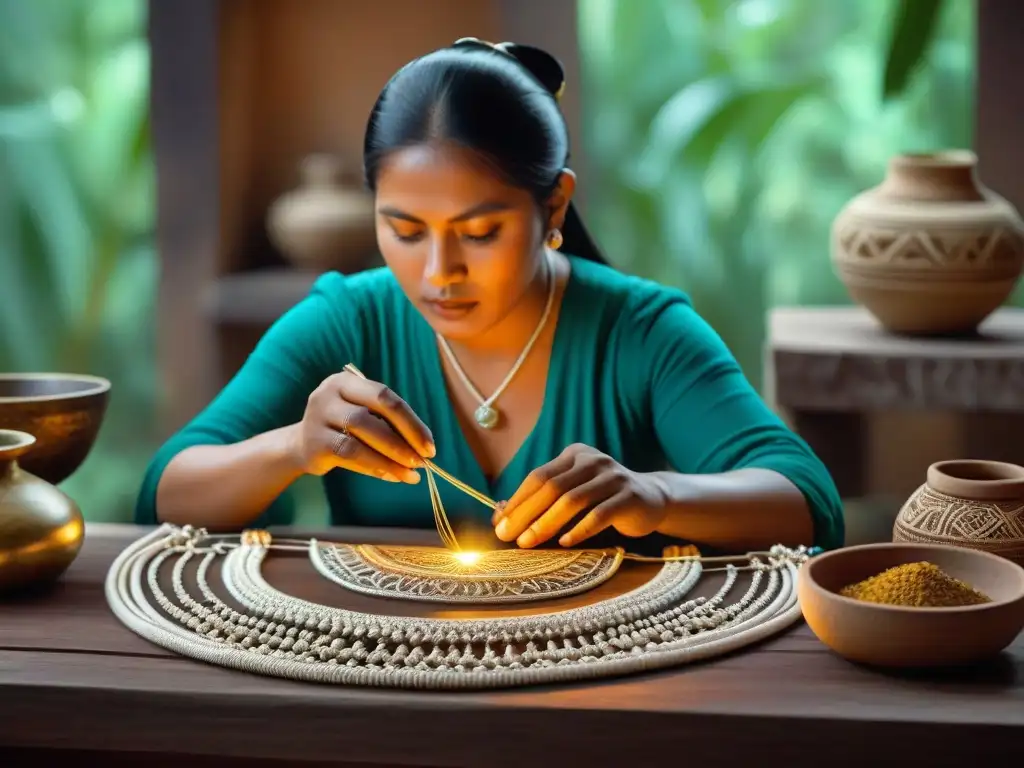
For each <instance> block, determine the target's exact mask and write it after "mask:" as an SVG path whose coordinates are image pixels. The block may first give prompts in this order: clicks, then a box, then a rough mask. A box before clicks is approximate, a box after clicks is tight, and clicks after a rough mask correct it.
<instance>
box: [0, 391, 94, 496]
mask: <svg viewBox="0 0 1024 768" xmlns="http://www.w3.org/2000/svg"><path fill="white" fill-rule="evenodd" d="M109 397H110V382H109V381H107V380H106V379H103V378H100V377H98V376H86V375H84V374H76V373H0V429H13V430H17V431H19V432H26V433H28V434H30V435H32V436H33V437H34V438H35V439H36V442H35V445H34V446H33V448H32V451H31V452H30V453H28V454H27V455H26V456H25V457H24V458H23V459H22V460H21V461H20V462H19V463H20V465H21V467H22V469H24V470H25V471H26V472H31V473H32V474H33V475H36V476H37V477H41V478H42V479H43V480H45V481H46V482H48V483H51V484H53V485H56V484H57V483H60V482H62V481H64V480H66V479H67V478H68V477H70V476H71V475H72V474H73V473H74V472H75V470H77V469H78V467H79V466H81V464H82V462H83V461H85V458H86V456H88V455H89V451H91V450H92V446H93V444H94V443H95V442H96V436H97V435H98V434H99V431H100V425H101V424H102V423H103V417H104V415H105V414H106V410H107V401H108V400H109Z"/></svg>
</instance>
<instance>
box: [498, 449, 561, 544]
mask: <svg viewBox="0 0 1024 768" xmlns="http://www.w3.org/2000/svg"><path fill="white" fill-rule="evenodd" d="M573 463H574V459H573V457H572V456H570V455H568V454H567V453H564V452H563V453H562V455H561V456H559V457H558V458H557V459H554V460H553V461H549V462H548V463H547V464H545V465H544V466H542V467H538V468H537V469H535V470H534V471H533V472H531V473H530V474H529V475H527V476H526V479H525V480H523V482H522V484H521V485H520V486H519V487H518V488H517V489H516V492H515V493H514V494H512V498H511V499H509V500H508V501H506V502H505V503H504V504H503V505H502V506H500V507H499V508H498V509H497V510H495V512H494V514H493V515H492V516H491V524H492V525H498V524H499V523H500V521H501V520H503V519H505V518H507V517H509V516H510V515H511V514H512V513H513V512H514V511H515V510H516V509H517V508H518V507H519V506H520V505H521V504H522V503H523V502H525V501H526V500H527V499H529V498H530V497H531V496H533V495H534V494H536V493H537V492H538V491H540V489H541V488H543V487H544V484H545V483H547V482H549V481H550V480H551V479H552V478H554V477H556V476H557V475H560V474H563V473H564V472H566V471H568V470H569V469H571V468H572V466H573ZM521 532H522V531H520V533H521ZM516 535H518V534H516ZM500 536H501V535H500V534H499V537H500ZM513 538H515V536H512V537H510V538H508V539H505V540H506V541H511V540H512V539H513Z"/></svg>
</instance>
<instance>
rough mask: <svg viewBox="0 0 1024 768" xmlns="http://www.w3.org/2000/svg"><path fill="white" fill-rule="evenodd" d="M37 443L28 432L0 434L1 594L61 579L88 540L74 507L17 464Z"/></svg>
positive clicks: (80, 515)
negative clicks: (85, 539)
mask: <svg viewBox="0 0 1024 768" xmlns="http://www.w3.org/2000/svg"><path fill="white" fill-rule="evenodd" d="M34 444H35V438H34V437H32V435H29V434H27V433H25V432H18V431H15V430H10V429H3V430H0V592H11V591H14V590H17V589H21V588H24V587H30V586H38V585H40V584H45V583H47V582H51V581H53V580H54V579H56V578H57V577H59V576H60V575H61V574H62V573H64V571H65V570H66V569H67V567H68V566H69V565H71V562H72V561H73V560H74V559H75V557H76V556H77V555H78V550H79V549H80V548H81V546H82V539H83V537H84V535H85V524H84V522H83V520H82V513H81V512H80V511H79V509H78V507H77V505H76V504H75V502H74V501H72V500H71V499H70V498H68V497H67V496H66V495H65V494H64V493H62V492H61V491H60V490H58V489H57V488H56V487H55V486H53V485H51V484H50V483H47V482H46V481H45V480H42V479H41V478H39V477H36V476H35V475H33V474H32V473H30V472H26V471H25V470H24V469H22V468H21V467H20V466H19V465H18V461H19V459H20V458H21V457H22V456H25V455H27V454H29V453H30V452H31V450H32V448H33V446H34Z"/></svg>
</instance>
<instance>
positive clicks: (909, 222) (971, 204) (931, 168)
mask: <svg viewBox="0 0 1024 768" xmlns="http://www.w3.org/2000/svg"><path fill="white" fill-rule="evenodd" d="M831 250H832V264H833V268H834V269H835V272H836V274H837V275H838V277H839V279H840V280H842V282H843V284H844V285H845V286H846V289H847V291H848V292H849V294H850V296H851V298H853V300H854V301H856V302H857V303H858V304H860V305H861V306H863V307H864V308H865V309H867V310H868V311H869V312H870V313H871V314H872V315H874V316H875V318H876V319H877V320H878V321H879V322H880V323H881V324H882V326H883V327H884V328H886V329H887V330H888V331H890V332H893V333H901V334H911V335H919V336H941V335H954V334H964V333H969V332H972V331H974V330H976V329H977V327H978V325H979V324H980V323H981V322H982V321H983V320H984V319H985V318H986V317H988V316H989V315H990V314H991V313H992V312H993V311H995V310H996V309H997V308H998V307H999V306H1000V305H1001V304H1002V303H1003V302H1004V301H1006V299H1007V298H1008V297H1009V295H1010V293H1011V292H1012V291H1013V288H1014V286H1015V285H1016V283H1017V280H1018V278H1019V277H1020V274H1021V269H1022V267H1024V222H1022V220H1021V217H1020V216H1019V215H1018V212H1017V211H1016V210H1015V209H1014V207H1013V206H1012V205H1011V204H1010V203H1009V202H1007V201H1006V200H1005V199H1004V198H1002V197H1000V196H999V195H998V194H996V193H995V192H993V191H992V190H990V189H989V188H988V187H986V186H985V185H984V184H983V183H982V182H981V181H980V180H979V179H978V175H977V158H976V157H975V155H974V154H973V153H972V152H969V151H965V150H952V151H947V152H939V153H935V154H916V155H914V154H905V155H897V156H896V157H893V158H892V159H891V160H890V162H889V168H888V172H887V173H886V176H885V179H884V180H883V181H882V183H881V184H880V185H878V186H877V187H874V188H873V189H869V190H867V191H866V192H863V193H861V194H860V195H857V196H856V197H855V198H853V199H852V200H851V201H850V202H849V203H847V204H846V206H845V207H844V208H843V209H842V210H841V211H840V213H839V215H838V216H837V217H836V219H835V221H834V222H833V224H832V247H831Z"/></svg>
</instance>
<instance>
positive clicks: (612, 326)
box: [137, 39, 843, 551]
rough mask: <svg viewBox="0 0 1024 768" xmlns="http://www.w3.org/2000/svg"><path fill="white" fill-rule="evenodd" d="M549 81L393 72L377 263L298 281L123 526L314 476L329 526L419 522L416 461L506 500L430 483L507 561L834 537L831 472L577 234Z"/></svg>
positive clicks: (252, 510) (449, 56) (513, 54)
mask: <svg viewBox="0 0 1024 768" xmlns="http://www.w3.org/2000/svg"><path fill="white" fill-rule="evenodd" d="M562 87H563V82H562V69H561V67H560V65H559V64H558V62H557V61H555V59H554V58H552V57H551V56H550V55H548V54H546V53H544V52H542V51H539V50H538V49H535V48H529V47H524V46H515V45H512V44H503V45H501V46H493V45H491V44H488V43H483V42H481V41H478V40H473V39H467V40H461V41H459V42H457V43H456V44H455V45H454V46H452V47H450V48H446V49H443V50H440V51H436V52H434V53H431V54H429V55H427V56H424V57H422V58H420V59H417V60H415V61H413V62H411V63H410V64H408V65H406V66H405V67H403V68H402V69H401V70H400V71H399V72H398V73H397V74H396V75H395V76H394V77H393V78H392V79H391V81H390V82H389V83H388V84H387V86H386V87H385V88H384V90H383V92H382V93H381V95H380V97H379V98H378V100H377V103H376V105H375V106H374V108H373V111H372V113H371V115H370V119H369V123H368V125H367V130H366V139H365V156H364V163H365V173H366V178H367V181H368V184H369V186H370V188H371V190H372V191H373V192H374V194H375V199H376V210H377V238H378V242H379V246H380V251H381V253H382V255H383V257H384V260H385V262H386V264H387V267H386V268H381V269H379V270H372V271H369V272H365V273H360V274H358V275H354V276H350V277H343V276H341V275H339V274H336V273H331V274H327V275H324V276H322V277H320V278H319V279H318V281H317V282H316V284H315V286H314V287H313V289H312V291H311V292H310V294H309V296H308V297H307V298H305V299H304V300H303V301H301V302H300V303H299V304H298V305H297V306H295V307H294V308H293V309H291V310H290V311H289V312H288V313H287V314H285V315H284V316H283V317H282V318H281V319H280V320H279V321H278V322H277V323H276V324H275V325H274V326H273V327H272V328H271V329H270V330H269V331H268V332H267V333H266V335H265V336H264V337H263V339H262V340H261V341H260V343H259V344H258V345H257V347H256V349H255V350H254V351H253V353H252V354H251V356H250V357H249V359H248V361H247V362H246V363H245V365H244V366H243V367H242V368H241V370H240V371H239V372H238V373H237V375H236V376H235V377H234V378H233V380H232V381H231V382H230V383H229V384H228V385H227V386H226V387H225V389H224V390H223V391H222V392H221V393H220V394H219V395H218V396H217V398H216V399H215V400H214V401H213V402H212V403H211V404H210V405H209V406H208V407H207V408H206V409H205V410H204V411H203V412H202V413H200V414H199V415H198V416H197V417H196V418H195V419H194V420H193V421H192V422H191V423H190V424H188V425H187V426H186V427H185V428H184V429H182V430H181V432H179V433H178V434H177V435H175V436H174V437H173V438H171V439H170V440H169V441H168V442H167V444H166V445H164V446H163V447H162V448H161V449H160V451H159V452H158V454H157V455H156V457H155V459H154V461H153V463H152V465H151V467H150V468H149V470H148V472H147V475H146V478H145V480H144V483H143V487H142V490H141V494H140V498H139V502H138V509H137V519H138V520H139V521H140V522H150V523H152V522H155V521H157V520H159V521H168V522H172V523H178V524H185V523H191V524H193V525H200V526H205V527H207V528H210V529H239V528H241V527H243V526H247V525H252V524H254V522H255V521H256V520H257V518H259V517H261V516H263V515H264V514H265V513H267V514H268V515H269V519H271V520H272V519H274V517H275V516H276V514H277V513H279V512H281V511H282V510H283V509H284V504H285V503H286V498H287V496H286V495H285V494H284V492H285V491H286V489H288V487H289V486H290V485H291V484H292V483H293V482H294V481H295V480H296V479H298V478H299V477H300V476H302V475H303V474H314V475H321V476H323V478H324V488H325V490H326V495H327V500H328V502H329V505H330V510H331V522H332V523H333V524H348V525H401V526H419V527H432V526H433V525H434V523H433V516H432V514H431V511H430V508H429V496H428V493H427V488H426V487H425V484H420V473H419V472H418V471H417V468H418V467H420V466H421V461H422V458H423V457H430V458H433V459H434V460H435V461H436V462H437V464H439V465H440V466H441V467H442V468H444V469H447V470H448V471H449V472H450V473H452V474H453V475H455V476H456V477H458V478H460V479H461V480H462V481H464V482H466V483H468V484H469V485H471V486H473V487H475V488H477V489H479V490H481V491H483V492H485V493H487V495H488V496H490V497H491V498H497V499H507V500H508V503H507V504H505V505H502V506H500V507H499V510H498V511H497V512H495V513H494V514H493V518H492V519H490V520H487V516H488V515H490V514H491V513H490V511H488V510H487V509H486V508H484V507H482V506H480V505H479V504H478V503H477V502H475V501H473V500H472V499H468V498H467V497H465V496H462V495H461V494H460V493H459V492H458V491H456V490H455V489H453V488H449V487H447V486H445V487H443V488H442V498H443V500H444V503H445V506H446V508H447V510H448V512H449V515H450V516H451V517H453V518H454V519H455V520H464V521H465V520H470V521H471V520H476V521H480V520H484V521H487V522H489V523H490V524H491V525H493V526H494V535H495V536H496V537H497V538H498V539H500V540H501V541H505V542H513V541H514V542H516V543H517V544H518V545H519V546H520V547H535V546H538V545H541V544H546V545H548V546H557V545H561V546H566V547H569V546H575V545H580V544H583V543H584V542H591V543H592V542H593V538H592V537H593V536H594V535H595V534H597V533H598V532H600V531H603V530H605V529H612V530H613V531H617V532H618V534H621V535H624V536H627V537H644V536H647V535H648V534H663V535H667V536H670V537H673V538H678V539H684V540H686V541H690V542H694V543H697V544H698V545H705V546H708V547H710V548H717V549H726V550H740V551H746V550H751V549H759V548H764V547H767V546H770V545H772V544H775V543H784V544H793V545H795V544H800V543H804V544H811V543H812V542H813V543H815V544H818V545H820V546H824V547H835V546H838V545H840V544H841V543H842V538H843V522H842V509H841V505H840V502H839V499H838V496H837V493H836V489H835V487H834V485H833V483H832V480H831V479H830V477H829V475H828V472H827V471H826V470H825V468H824V466H823V465H822V464H821V463H820V462H819V460H818V459H817V458H816V457H815V456H814V455H813V454H812V452H811V451H810V450H809V448H808V447H807V445H806V444H805V443H804V442H803V441H801V440H800V439H799V438H798V437H797V436H795V435H794V434H792V433H791V432H790V431H789V430H788V429H787V428H786V427H785V426H784V425H783V424H782V423H781V421H780V420H779V419H778V418H777V417H776V416H775V415H773V414H772V412H771V411H770V410H769V409H768V408H767V407H766V406H765V404H764V403H763V402H762V401H761V399H760V398H759V397H758V395H757V393H756V392H755V391H754V390H753V389H752V388H751V387H750V385H749V384H748V382H747V381H746V380H745V379H744V377H743V375H742V374H741V372H740V369H739V367H738V366H737V364H736V362H735V360H734V359H733V357H732V356H731V355H730V353H729V352H728V350H727V349H726V347H725V346H724V344H723V343H722V341H721V340H720V339H719V337H718V336H717V335H716V334H715V332H714V331H713V330H712V329H711V328H710V327H709V326H708V325H707V324H706V323H705V322H704V321H703V320H702V319H701V318H700V317H699V316H698V315H697V313H696V312H695V311H694V310H693V308H692V307H691V305H690V303H689V301H688V299H687V297H686V296H685V295H683V294H682V293H680V292H678V291H676V290H671V289H668V288H665V287H662V286H659V285H657V284H654V283H651V282H648V281H645V280H641V279H638V278H635V277H629V276H626V275H623V274H621V273H619V272H617V271H615V270H613V269H612V268H611V267H609V266H607V264H606V263H605V262H604V260H603V258H602V257H601V255H600V253H599V252H598V249H597V248H596V247H595V245H594V243H593V242H592V241H591V239H590V237H589V236H588V235H587V233H586V230H585V229H584V227H583V225H582V223H581V222H580V220H579V218H578V216H577V214H576V212H575V210H574V208H573V206H572V204H571V200H572V195H573V191H574V188H575V185H576V177H575V176H574V174H573V172H572V171H571V170H569V168H568V167H567V162H568V157H569V141H568V136H567V132H566V125H565V122H564V120H563V117H562V115H561V113H560V111H559V109H558V104H557V100H558V97H559V96H560V94H561V90H562ZM349 363H352V364H354V365H355V366H357V367H358V369H359V370H361V371H362V372H363V373H364V374H365V375H366V377H367V378H366V379H363V378H360V377H359V376H358V375H355V374H353V373H350V372H348V371H346V370H344V368H345V366H346V365H347V364H349ZM442 485H444V484H442ZM491 542H492V543H494V544H497V542H494V540H493V538H492V539H491Z"/></svg>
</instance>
